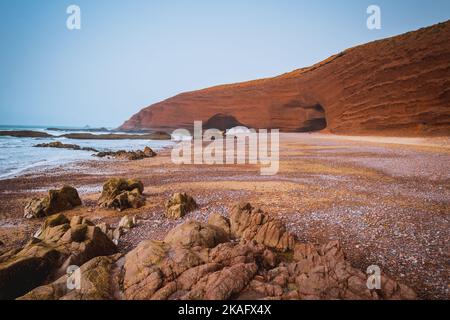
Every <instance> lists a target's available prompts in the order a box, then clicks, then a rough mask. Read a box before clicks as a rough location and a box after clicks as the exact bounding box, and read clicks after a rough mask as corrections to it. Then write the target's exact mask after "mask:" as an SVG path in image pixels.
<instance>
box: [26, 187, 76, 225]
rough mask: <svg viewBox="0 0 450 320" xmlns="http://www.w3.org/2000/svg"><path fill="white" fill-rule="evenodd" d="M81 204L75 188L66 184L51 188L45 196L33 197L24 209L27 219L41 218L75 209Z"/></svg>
mask: <svg viewBox="0 0 450 320" xmlns="http://www.w3.org/2000/svg"><path fill="white" fill-rule="evenodd" d="M80 205H81V199H80V196H79V195H78V192H77V190H76V189H75V188H73V187H70V186H64V187H62V188H61V189H59V190H49V191H48V194H47V195H46V196H45V197H43V198H33V199H32V200H31V201H30V202H29V203H28V204H27V205H26V206H25V210H24V217H25V218H27V219H31V218H41V217H46V216H50V215H52V214H55V213H59V212H62V211H65V210H70V209H73V208H75V207H77V206H80Z"/></svg>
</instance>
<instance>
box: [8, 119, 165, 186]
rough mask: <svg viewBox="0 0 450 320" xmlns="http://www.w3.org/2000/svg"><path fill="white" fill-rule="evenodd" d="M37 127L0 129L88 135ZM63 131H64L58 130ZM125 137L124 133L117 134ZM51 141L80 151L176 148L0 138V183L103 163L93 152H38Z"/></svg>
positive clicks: (155, 144) (151, 143) (159, 142)
mask: <svg viewBox="0 0 450 320" xmlns="http://www.w3.org/2000/svg"><path fill="white" fill-rule="evenodd" d="M47 128H55V127H51V126H49V127H38V126H27V127H25V126H14V127H13V126H0V131H5V130H32V131H40V132H47V133H49V134H51V135H54V136H60V135H63V134H66V133H84V132H88V131H86V130H83V129H82V128H80V129H76V128H75V130H71V131H52V130H47ZM58 128H60V129H64V128H63V127H58ZM89 133H91V134H105V133H110V132H107V131H104V132H101V131H99V132H89ZM115 133H123V132H115ZM52 141H61V142H62V143H70V144H77V145H79V146H81V147H91V148H95V149H97V150H99V151H107V150H111V151H117V150H143V149H144V147H146V146H148V147H150V148H152V149H153V150H155V151H156V152H157V151H159V150H161V149H163V148H166V147H169V146H170V145H172V144H173V142H172V141H170V140H131V139H130V140H128V139H123V140H78V139H67V138H64V137H55V138H15V137H8V136H0V180H4V179H8V178H12V177H15V176H20V175H21V174H24V173H29V172H30V171H32V170H33V169H37V168H48V167H52V166H60V165H70V164H73V163H74V162H78V161H83V160H93V161H96V160H100V159H99V158H97V157H94V156H92V154H93V152H91V151H81V150H68V149H57V148H35V147H33V146H34V145H36V144H39V143H48V142H52Z"/></svg>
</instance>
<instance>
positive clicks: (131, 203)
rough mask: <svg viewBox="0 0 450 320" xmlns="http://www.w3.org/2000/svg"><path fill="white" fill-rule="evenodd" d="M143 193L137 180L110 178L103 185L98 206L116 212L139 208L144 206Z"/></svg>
mask: <svg viewBox="0 0 450 320" xmlns="http://www.w3.org/2000/svg"><path fill="white" fill-rule="evenodd" d="M143 192H144V185H143V184H142V182H141V181H139V180H133V179H128V180H127V179H120V178H112V179H109V180H108V181H107V182H106V183H105V184H104V185H103V191H102V194H101V196H100V198H99V200H98V204H99V206H101V207H105V208H110V209H116V210H118V211H122V210H125V209H129V208H139V207H142V206H143V205H144V204H145V198H144V197H143V196H142V193H143Z"/></svg>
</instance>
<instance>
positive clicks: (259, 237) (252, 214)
mask: <svg viewBox="0 0 450 320" xmlns="http://www.w3.org/2000/svg"><path fill="white" fill-rule="evenodd" d="M230 224H231V234H232V235H233V236H234V237H236V238H242V239H246V240H255V241H256V242H258V243H261V244H263V245H265V246H267V247H269V248H273V249H277V250H281V251H287V250H292V249H293V248H294V244H295V240H294V237H293V236H292V235H290V234H289V233H288V232H287V231H286V228H285V227H284V225H283V224H282V223H281V222H280V221H278V220H276V219H275V218H273V217H272V216H270V215H267V214H264V213H263V212H262V211H261V210H260V209H257V208H254V207H252V205H251V204H249V203H245V202H244V203H239V204H237V205H236V206H235V207H234V208H233V209H232V211H231V215H230Z"/></svg>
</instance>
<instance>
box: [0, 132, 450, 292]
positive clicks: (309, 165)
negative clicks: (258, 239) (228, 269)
mask: <svg viewBox="0 0 450 320" xmlns="http://www.w3.org/2000/svg"><path fill="white" fill-rule="evenodd" d="M354 139H355V137H353V138H347V137H345V136H330V135H328V134H295V133H293V134H290V133H286V134H281V138H280V157H281V158H280V172H279V173H278V175H276V176H273V177H263V176H260V175H259V167H257V166H254V165H231V166H227V165H220V166H207V165H183V166H176V165H174V164H172V163H171V160H170V149H169V148H170V147H167V148H166V149H165V150H163V151H160V152H159V153H158V156H156V157H155V158H150V159H144V160H138V161H126V160H105V161H104V162H103V161H98V160H97V159H95V160H94V159H92V160H87V161H85V160H82V161H80V163H77V166H75V167H74V166H73V164H71V165H70V167H69V168H64V166H60V167H61V168H58V167H56V168H47V169H44V170H42V171H39V172H27V173H26V174H24V175H21V176H19V177H16V178H10V179H2V180H0V203H1V205H0V240H1V241H3V242H5V244H6V246H7V247H14V246H17V245H18V244H20V243H22V242H23V241H25V240H27V239H28V238H29V237H30V235H31V234H32V232H34V231H35V230H34V229H35V228H36V227H37V225H39V224H40V223H41V222H42V219H36V220H25V219H23V218H22V215H23V206H24V204H25V203H26V201H27V200H28V199H29V198H31V197H33V196H36V195H42V194H43V193H44V191H45V190H47V189H49V188H56V187H61V186H62V185H63V184H70V185H72V186H74V187H76V188H77V189H78V190H79V191H80V196H81V198H82V200H83V203H84V206H83V207H80V208H76V209H73V210H70V211H67V212H66V213H67V215H68V216H74V215H82V216H86V217H89V218H90V219H92V220H94V222H96V223H97V222H107V223H111V224H113V225H114V224H117V223H118V221H119V220H120V217H121V216H123V215H124V214H127V215H130V216H136V217H138V220H139V221H140V224H139V225H138V227H136V228H135V229H132V230H131V231H130V232H129V233H127V234H126V235H125V236H124V237H123V238H121V239H120V241H119V249H120V251H121V252H127V251H129V250H130V249H132V248H134V247H135V246H136V245H137V243H139V242H140V241H142V240H147V239H155V240H161V239H162V238H164V236H165V234H166V233H167V231H168V230H170V229H171V228H172V227H174V226H175V225H178V224H180V223H182V222H183V221H185V220H187V219H195V220H200V221H205V220H206V219H207V218H208V216H209V215H210V214H212V213H214V212H218V213H221V214H223V215H228V213H229V211H230V208H231V206H232V205H234V204H235V203H236V202H238V201H240V200H245V201H248V202H251V203H253V204H254V205H256V206H260V207H262V208H263V209H264V210H265V211H267V212H268V213H270V214H272V215H274V216H276V217H278V218H279V219H280V220H282V221H283V222H284V223H285V224H286V227H287V228H288V230H289V231H291V232H292V233H293V234H295V235H296V236H297V238H298V239H299V240H300V241H305V242H311V243H325V242H327V241H330V240H339V241H341V243H342V246H343V248H344V252H345V253H346V254H347V256H348V258H349V260H350V261H351V263H352V265H353V266H355V267H357V268H359V269H360V270H365V269H366V268H367V266H369V265H372V264H378V265H380V267H381V268H382V270H383V271H384V272H386V273H387V274H389V275H390V276H392V277H393V278H394V279H396V280H398V281H401V282H404V283H406V284H407V285H409V286H411V287H412V288H414V289H415V290H416V291H417V293H418V294H419V297H420V298H422V299H435V298H441V299H450V295H449V289H448V286H447V275H448V271H449V266H448V265H447V258H446V255H445V253H446V252H449V251H450V248H449V245H448V232H449V231H448V230H450V222H449V219H448V218H449V213H450V212H449V210H448V208H449V207H450V206H449V205H450V173H449V172H450V161H449V160H450V155H449V152H448V151H449V150H448V145H444V146H440V145H438V144H435V145H429V143H428V142H427V141H410V143H409V144H401V143H400V144H399V142H404V141H402V140H401V138H377V139H375V140H372V139H370V141H369V140H367V138H366V139H361V140H358V141H353V140H354ZM386 139H387V140H390V141H386ZM399 139H400V140H399ZM425 140H427V139H425ZM413 142H414V143H413ZM32 171H34V170H32ZM113 176H124V177H129V178H138V179H140V180H142V181H143V183H144V186H145V190H144V195H145V196H146V198H147V202H146V205H145V206H144V207H142V208H139V209H130V210H127V211H125V212H122V213H120V212H116V211H111V210H106V209H102V208H98V207H97V205H96V200H97V199H98V197H99V194H100V192H101V186H102V184H103V183H104V182H105V181H106V180H107V179H108V178H109V177H113ZM173 192H188V193H189V194H191V195H192V196H193V197H194V198H195V199H196V201H197V202H198V204H199V209H198V210H196V211H194V212H191V213H189V214H188V215H187V216H186V217H185V218H183V219H181V220H177V221H169V220H167V219H166V218H165V217H164V214H163V212H164V202H165V201H166V200H167V199H168V198H169V196H170V195H171V194H172V193H173Z"/></svg>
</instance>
